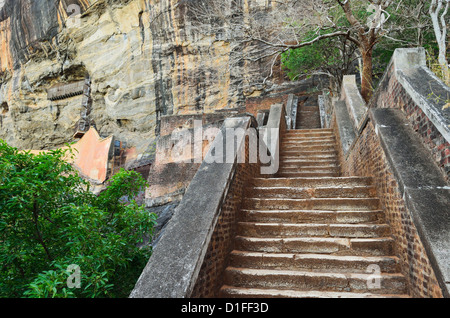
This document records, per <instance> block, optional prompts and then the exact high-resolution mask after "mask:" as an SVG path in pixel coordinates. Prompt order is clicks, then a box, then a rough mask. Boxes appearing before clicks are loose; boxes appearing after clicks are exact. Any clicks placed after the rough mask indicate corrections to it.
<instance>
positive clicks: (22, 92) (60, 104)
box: [0, 0, 249, 152]
mask: <svg viewBox="0 0 450 318" xmlns="http://www.w3.org/2000/svg"><path fill="white" fill-rule="evenodd" d="M182 3H183V2H180V1H178V0H59V1H47V0H5V1H4V2H3V4H1V2H0V6H1V9H0V72H1V74H0V75H1V88H0V104H1V110H0V114H1V121H0V125H1V129H0V138H2V139H5V140H6V141H7V142H8V143H10V144H12V145H14V146H17V147H19V148H22V149H45V148H52V147H59V146H61V145H63V144H64V143H66V142H69V141H71V140H72V136H73V133H74V127H75V125H76V123H77V121H78V120H79V119H80V111H81V110H82V105H81V101H82V97H81V96H74V97H69V98H65V99H60V100H55V101H51V100H48V98H47V91H48V89H49V88H51V87H52V86H54V85H55V84H60V83H72V82H76V81H79V80H83V79H84V77H85V76H86V74H88V75H89V76H90V78H91V81H92V85H91V98H92V112H91V114H90V120H91V121H92V122H94V123H95V125H96V128H97V129H98V131H99V133H100V134H101V135H102V136H106V135H110V134H114V136H115V137H116V138H118V139H120V140H123V141H126V142H127V143H128V144H129V145H131V146H135V147H137V149H138V150H137V151H138V152H143V151H145V150H146V149H147V148H148V147H149V145H152V144H153V145H154V142H155V141H154V140H155V138H156V137H157V136H159V130H160V119H161V117H162V116H164V115H172V114H174V115H179V114H189V113H196V112H212V111H214V110H217V109H224V108H234V107H236V106H237V105H239V104H241V103H242V100H243V98H242V96H243V91H242V88H241V86H240V85H239V84H240V83H241V82H242V81H243V78H244V77H245V76H249V73H247V72H244V68H245V67H247V66H242V68H239V67H238V68H236V67H233V68H230V67H229V62H230V46H229V44H228V43H226V42H224V41H223V40H222V39H221V38H220V35H215V34H213V31H211V32H209V33H210V34H208V32H206V33H205V32H204V30H202V32H201V33H200V32H199V31H198V30H197V29H196V28H195V27H194V26H193V24H192V23H191V22H192V21H191V20H192V17H190V14H189V12H188V10H187V9H186V7H185V6H184V5H183V4H182ZM244 73H245V74H244Z"/></svg>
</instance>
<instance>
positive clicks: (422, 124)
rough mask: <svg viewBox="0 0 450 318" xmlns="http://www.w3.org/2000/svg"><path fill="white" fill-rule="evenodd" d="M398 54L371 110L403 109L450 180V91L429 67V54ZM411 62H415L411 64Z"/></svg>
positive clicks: (408, 51) (373, 100)
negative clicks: (449, 101)
mask: <svg viewBox="0 0 450 318" xmlns="http://www.w3.org/2000/svg"><path fill="white" fill-rule="evenodd" d="M400 52H402V51H397V52H396V54H397V56H394V58H393V59H392V61H391V63H390V64H389V66H388V69H387V71H386V72H385V75H384V77H383V78H382V81H381V82H380V84H379V89H378V90H377V91H376V92H375V94H374V98H372V100H371V101H370V105H369V107H380V108H400V109H401V110H402V111H403V112H404V114H405V116H406V117H407V118H408V121H409V122H410V123H411V125H412V126H413V128H414V130H415V131H416V132H417V133H418V134H419V135H420V137H421V139H422V141H423V143H424V145H425V146H426V147H427V148H428V149H429V150H430V152H431V154H432V156H433V158H434V160H435V161H436V163H437V164H438V165H439V167H440V168H441V170H442V173H443V174H444V176H445V177H446V179H447V180H449V178H450V108H447V109H443V107H444V105H445V103H446V102H448V100H449V99H450V88H449V87H446V86H445V85H443V83H442V82H440V81H438V80H437V78H436V76H435V75H434V74H432V73H431V71H430V70H429V69H428V68H426V63H425V52H424V51H423V50H422V49H419V50H414V49H410V50H403V52H404V53H400ZM408 59H411V60H410V61H408Z"/></svg>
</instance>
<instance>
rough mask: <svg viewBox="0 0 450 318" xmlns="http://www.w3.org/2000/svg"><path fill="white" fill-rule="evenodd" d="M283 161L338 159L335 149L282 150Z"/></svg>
mask: <svg viewBox="0 0 450 318" xmlns="http://www.w3.org/2000/svg"><path fill="white" fill-rule="evenodd" d="M280 158H281V159H283V160H284V159H287V158H289V159H310V160H313V158H337V151H336V150H335V149H328V150H324V151H320V150H282V149H281V150H280Z"/></svg>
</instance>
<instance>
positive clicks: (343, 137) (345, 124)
mask: <svg viewBox="0 0 450 318" xmlns="http://www.w3.org/2000/svg"><path fill="white" fill-rule="evenodd" d="M334 109H335V112H336V122H337V126H338V130H339V136H340V141H341V149H342V151H343V154H344V155H346V154H347V153H348V151H349V150H350V148H351V146H352V144H353V142H354V141H355V139H356V134H355V130H354V127H353V121H352V120H351V118H350V115H349V114H348V110H347V106H346V103H345V102H343V101H336V102H335V104H334Z"/></svg>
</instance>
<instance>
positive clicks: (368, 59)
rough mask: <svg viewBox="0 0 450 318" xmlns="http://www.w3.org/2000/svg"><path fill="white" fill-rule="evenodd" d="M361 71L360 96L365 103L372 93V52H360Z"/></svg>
mask: <svg viewBox="0 0 450 318" xmlns="http://www.w3.org/2000/svg"><path fill="white" fill-rule="evenodd" d="M361 53H362V60H363V69H362V74H361V76H362V77H361V96H362V98H363V99H364V101H365V102H366V103H368V102H369V100H370V98H371V97H372V92H373V87H372V84H373V78H372V73H373V67H372V50H361Z"/></svg>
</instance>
